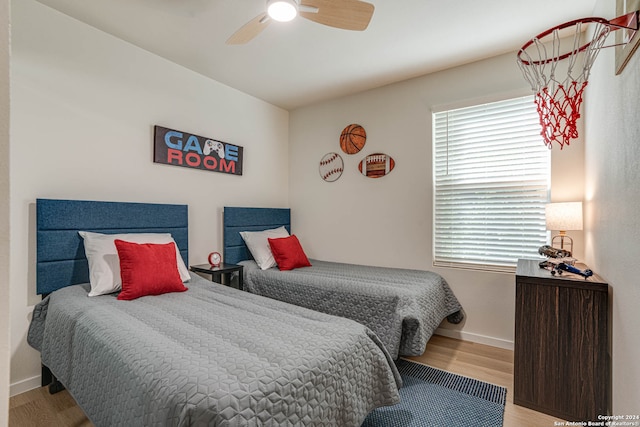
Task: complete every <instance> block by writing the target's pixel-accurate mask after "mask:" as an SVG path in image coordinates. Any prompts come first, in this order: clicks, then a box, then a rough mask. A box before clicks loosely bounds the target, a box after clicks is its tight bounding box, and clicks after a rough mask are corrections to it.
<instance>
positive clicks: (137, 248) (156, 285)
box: [114, 239, 187, 300]
mask: <svg viewBox="0 0 640 427" xmlns="http://www.w3.org/2000/svg"><path fill="white" fill-rule="evenodd" d="M114 243H115V245H116V249H117V251H118V257H119V258H120V278H121V279H122V291H121V292H120V294H118V299H119V300H132V299H136V298H139V297H143V296H145V295H160V294H165V293H168V292H183V291H186V290H187V288H186V287H185V286H184V285H183V284H182V279H180V273H179V272H178V262H177V261H176V246H175V243H173V242H170V243H166V244H153V243H131V242H125V241H124V240H119V239H116V240H115V241H114Z"/></svg>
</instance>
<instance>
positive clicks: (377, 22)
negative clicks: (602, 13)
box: [38, 0, 612, 109]
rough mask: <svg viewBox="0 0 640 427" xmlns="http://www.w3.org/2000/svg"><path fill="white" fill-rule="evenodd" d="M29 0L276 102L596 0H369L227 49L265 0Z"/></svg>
mask: <svg viewBox="0 0 640 427" xmlns="http://www.w3.org/2000/svg"><path fill="white" fill-rule="evenodd" d="M38 1H39V2H40V3H43V4H45V5H48V6H50V7H52V8H54V9H57V10H59V11H61V12H63V13H65V14H67V15H69V16H72V17H74V18H76V19H78V20H80V21H83V22H86V23H87V24H89V25H91V26H93V27H96V28H99V29H101V30H103V31H105V32H107V33H110V34H112V35H114V36H116V37H119V38H121V39H123V40H126V41H128V42H130V43H132V44H134V45H136V46H139V47H141V48H143V49H145V50H148V51H150V52H153V53H155V54H157V55H159V56H162V57H164V58H166V59H168V60H170V61H173V62H175V63H178V64H181V65H183V66H184V67H186V68H189V69H191V70H193V71H196V72H198V73H200V74H203V75H205V76H208V77H210V78H212V79H214V80H217V81H218V82H221V83H224V84H226V85H228V86H231V87H234V88H236V89H238V90H241V91H242V92H245V93H248V94H250V95H253V96H255V97H257V98H260V99H263V100H265V101H267V102H270V103H272V104H274V105H277V106H280V107H282V108H285V109H293V108H296V107H300V106H304V105H308V104H311V103H314V102H317V101H320V100H324V99H330V98H335V97H339V96H342V95H347V94H351V93H355V92H359V91H362V90H366V89H371V88H374V87H379V86H382V85H385V84H389V83H393V82H396V81H400V80H405V79H407V78H411V77H415V76H419V75H423V74H427V73H430V72H433V71H437V70H441V69H445V68H449V67H452V66H456V65H460V64H464V63H468V62H473V61H476V60H479V59H482V58H487V57H491V56H494V55H497V54H502V53H505V52H516V51H517V50H518V48H519V47H520V46H522V45H523V44H524V43H525V42H526V41H527V40H528V39H530V38H531V37H533V36H534V35H536V34H539V33H540V32H542V31H544V30H546V29H547V28H550V27H552V26H554V25H556V24H560V23H563V22H565V21H569V20H572V19H576V18H581V17H586V16H591V15H592V12H593V10H594V7H595V3H596V0H560V1H559V0H369V2H370V3H373V4H374V5H375V8H376V9H375V12H374V15H373V18H372V20H371V23H370V24H369V27H368V28H367V29H366V30H365V31H363V32H357V31H345V30H339V29H335V28H330V27H326V26H323V25H320V24H316V23H314V22H311V21H308V20H305V19H302V18H297V19H296V20H294V21H292V22H289V23H277V22H273V23H272V24H271V25H270V26H269V27H267V28H266V29H265V31H264V32H263V33H262V34H260V35H259V36H258V37H256V38H255V39H254V40H252V41H251V42H249V44H247V45H239V46H229V45H226V44H225V41H226V39H227V38H228V37H229V36H230V35H231V34H233V33H234V32H235V31H236V30H237V29H238V28H240V27H241V26H242V25H243V24H245V23H246V22H248V21H249V20H250V19H252V18H254V17H255V16H257V15H258V14H260V13H261V12H263V11H264V9H265V3H266V1H265V0H38ZM336 1H339V0H336ZM605 18H612V17H605ZM514 60H515V56H514Z"/></svg>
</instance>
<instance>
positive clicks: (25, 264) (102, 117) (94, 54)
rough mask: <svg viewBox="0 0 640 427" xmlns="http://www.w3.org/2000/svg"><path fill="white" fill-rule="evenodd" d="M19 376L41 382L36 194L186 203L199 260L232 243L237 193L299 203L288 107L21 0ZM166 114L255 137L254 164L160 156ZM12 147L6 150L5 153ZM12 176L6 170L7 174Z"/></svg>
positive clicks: (181, 123)
mask: <svg viewBox="0 0 640 427" xmlns="http://www.w3.org/2000/svg"><path fill="white" fill-rule="evenodd" d="M12 6H13V11H12V20H13V41H12V49H13V56H12V61H11V66H12V79H11V82H12V84H11V90H12V93H11V94H12V98H13V99H12V107H11V125H12V138H11V221H12V227H11V245H10V249H11V254H12V258H11V320H12V328H11V347H12V348H11V352H12V354H11V382H12V389H11V392H12V394H15V393H17V392H20V391H23V390H25V389H28V388H30V387H32V386H33V385H38V384H37V381H38V376H39V372H40V371H39V354H38V353H37V352H36V351H35V350H33V349H31V348H30V347H29V346H28V344H27V343H26V341H25V337H26V334H27V328H28V324H29V318H30V313H31V310H32V306H33V305H34V304H35V303H36V302H37V301H38V300H39V297H37V296H36V294H35V273H34V261H35V260H34V250H35V237H34V219H35V218H34V203H35V199H36V198H71V199H91V200H114V201H139V202H158V203H163V202H167V203H185V204H188V205H189V224H190V232H189V240H190V243H189V246H190V247H189V250H190V262H191V263H192V264H196V263H203V262H206V259H207V258H206V257H207V254H208V253H209V252H211V251H213V250H215V249H218V250H220V249H221V248H222V236H221V211H222V207H223V206H225V205H252V206H287V205H288V194H287V186H288V162H289V161H288V149H287V140H288V113H287V112H286V111H284V110H282V109H279V108H276V107H274V106H272V105H270V104H267V103H265V102H263V101H260V100H257V99H256V98H253V97H250V96H248V95H246V94H243V93H241V92H239V91H236V90H234V89H231V88H229V87H227V86H224V85H222V84H219V83H216V82H214V81H212V80H210V79H207V78H205V77H203V76H201V75H199V74H196V73H193V72H191V71H189V70H187V69H185V68H182V67H180V66H177V65H175V64H173V63H170V62H168V61H166V60H164V59H161V58H159V57H157V56H154V55H152V54H150V53H148V52H146V51H143V50H141V49H139V48H137V47H135V46H132V45H130V44H127V43H124V42H122V41H120V40H118V39H116V38H114V37H111V36H109V35H107V34H105V33H102V32H100V31H98V30H96V29H94V28H92V27H89V26H86V25H84V24H82V23H80V22H78V21H75V20H73V19H71V18H69V17H67V16H65V15H62V14H60V13H58V12H55V11H53V10H52V9H49V8H48V7H46V6H43V5H42V4H40V3H38V2H36V1H34V0H16V1H14V2H13V4H12ZM155 124H159V125H163V126H166V127H170V128H173V129H178V130H182V131H186V132H190V133H194V134H198V135H203V136H208V137H212V138H215V139H219V140H222V141H225V142H229V143H232V144H236V145H241V146H243V147H244V176H234V175H226V174H221V173H213V172H207V171H201V170H190V169H186V168H181V167H174V166H168V165H160V164H155V163H153V162H152V147H153V145H152V135H153V133H152V132H153V125H155ZM0 157H2V155H0ZM2 181H3V182H4V179H3V180H2Z"/></svg>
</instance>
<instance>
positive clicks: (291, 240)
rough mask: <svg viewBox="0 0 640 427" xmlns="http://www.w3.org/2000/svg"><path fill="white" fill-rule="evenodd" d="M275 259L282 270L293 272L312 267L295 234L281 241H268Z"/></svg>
mask: <svg viewBox="0 0 640 427" xmlns="http://www.w3.org/2000/svg"><path fill="white" fill-rule="evenodd" d="M268 240H269V246H271V252H272V253H273V258H274V259H275V260H276V264H278V268H279V269H280V270H293V269H294V268H299V267H311V263H310V262H309V259H308V258H307V256H306V255H305V253H304V251H303V250H302V246H300V241H299V240H298V238H297V237H296V235H295V234H292V235H291V236H289V237H282V238H280V239H268Z"/></svg>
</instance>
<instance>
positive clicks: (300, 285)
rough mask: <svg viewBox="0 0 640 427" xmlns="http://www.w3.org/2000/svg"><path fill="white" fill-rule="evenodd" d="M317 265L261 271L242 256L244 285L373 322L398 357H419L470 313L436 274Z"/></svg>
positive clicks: (317, 262)
mask: <svg viewBox="0 0 640 427" xmlns="http://www.w3.org/2000/svg"><path fill="white" fill-rule="evenodd" d="M310 261H311V264H312V266H311V267H303V268H297V269H295V270H290V271H280V270H278V269H277V268H270V269H267V270H261V269H260V268H259V267H258V265H257V264H256V263H255V261H242V262H241V263H240V264H242V265H243V266H244V289H245V290H246V291H248V292H251V293H254V294H258V295H262V296H266V297H269V298H273V299H276V300H280V301H285V302H288V303H291V304H295V305H299V306H302V307H307V308H311V309H314V310H318V311H321V312H323V313H328V314H332V315H336V316H342V317H346V318H349V319H352V320H355V321H357V322H360V323H361V324H363V325H365V326H367V327H368V328H369V329H371V330H372V331H373V332H375V333H376V335H377V336H378V337H379V338H380V340H381V341H382V342H383V343H384V345H385V347H386V348H387V350H388V351H389V353H390V354H391V356H392V357H393V358H394V359H396V358H397V357H398V356H419V355H421V354H422V353H423V352H424V349H425V347H426V344H427V341H429V338H430V337H431V335H432V334H433V332H434V331H435V330H436V328H437V327H438V326H439V325H440V323H442V321H443V320H444V319H447V320H448V321H449V322H451V323H459V322H460V321H462V319H463V317H464V315H463V313H462V307H461V305H460V303H459V302H458V300H457V298H456V297H455V295H454V294H453V291H452V290H451V288H450V287H449V285H448V284H447V282H446V281H445V280H444V278H443V277H442V276H440V275H438V274H436V273H433V272H430V271H422V270H410V269H399V268H386V267H375V266H365V265H355V264H344V263H336V262H327V261H320V260H310Z"/></svg>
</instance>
